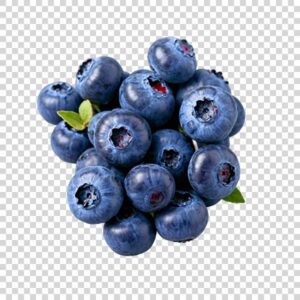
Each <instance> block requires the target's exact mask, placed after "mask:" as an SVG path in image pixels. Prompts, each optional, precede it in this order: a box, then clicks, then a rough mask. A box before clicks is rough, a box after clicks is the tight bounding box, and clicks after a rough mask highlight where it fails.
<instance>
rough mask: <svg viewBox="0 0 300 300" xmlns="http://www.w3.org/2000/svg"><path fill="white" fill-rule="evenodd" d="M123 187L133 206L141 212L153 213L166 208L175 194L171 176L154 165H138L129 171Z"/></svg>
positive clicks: (163, 169)
mask: <svg viewBox="0 0 300 300" xmlns="http://www.w3.org/2000/svg"><path fill="white" fill-rule="evenodd" d="M124 185H125V189H126V192H127V196H128V197H129V198H130V200H131V201H132V204H133V206H134V207H135V208H137V209H138V210H140V211H143V212H153V211H157V210H159V209H161V208H163V207H165V206H167V205H168V204H169V202H170V201H171V199H172V198H173V196H174V193H175V181H174V178H173V176H172V174H171V173H170V172H169V171H168V170H167V169H165V168H163V167H161V166H159V165H155V164H145V165H138V166H136V167H134V168H133V169H131V170H130V172H129V173H128V174H127V176H126V178H125V182H124Z"/></svg>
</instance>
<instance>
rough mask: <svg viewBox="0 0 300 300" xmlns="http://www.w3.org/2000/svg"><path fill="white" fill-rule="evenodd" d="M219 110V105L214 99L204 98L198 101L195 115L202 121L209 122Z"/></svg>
mask: <svg viewBox="0 0 300 300" xmlns="http://www.w3.org/2000/svg"><path fill="white" fill-rule="evenodd" d="M217 110H218V109H217V106H216V105H215V104H214V101H213V100H210V99H207V98H203V99H202V100H198V101H197V103H196V106H195V108H194V115H195V117H196V118H198V119H200V120H201V121H202V122H209V121H210V120H212V119H213V118H214V117H215V116H216V114H217Z"/></svg>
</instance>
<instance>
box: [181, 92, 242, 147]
mask: <svg viewBox="0 0 300 300" xmlns="http://www.w3.org/2000/svg"><path fill="white" fill-rule="evenodd" d="M236 118H237V108H236V103H235V101H234V99H233V98H232V97H231V96H230V95H229V94H228V93H225V92H224V91H222V90H221V89H218V88H215V87H205V88H200V89H198V90H196V91H194V92H193V93H192V94H190V95H189V96H188V97H187V98H185V99H184V100H183V102H182V105H181V107H180V111H179V121H180V125H181V127H182V128H183V130H184V131H185V133H186V134H187V135H188V136H189V137H191V138H192V139H194V140H197V141H199V142H202V143H205V144H209V143H215V142H218V141H221V140H224V139H225V138H227V137H228V135H229V133H230V132H231V130H232V128H233V126H234V124H235V121H236Z"/></svg>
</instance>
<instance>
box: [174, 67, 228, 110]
mask: <svg viewBox="0 0 300 300" xmlns="http://www.w3.org/2000/svg"><path fill="white" fill-rule="evenodd" d="M206 86H214V87H218V88H221V89H222V90H224V91H225V92H227V93H229V94H231V89H230V87H229V85H228V81H225V80H224V78H223V75H222V72H216V71H215V70H211V71H209V70H206V69H198V70H197V71H196V72H195V73H194V75H193V77H192V78H191V79H190V80H189V81H187V82H184V83H182V84H180V85H179V88H178V89H177V92H176V103H177V105H178V106H180V105H181V103H182V101H183V99H184V98H186V97H187V96H189V95H190V94H191V93H192V92H194V91H195V90H197V89H199V88H202V87H206Z"/></svg>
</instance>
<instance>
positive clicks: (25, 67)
mask: <svg viewBox="0 0 300 300" xmlns="http://www.w3.org/2000/svg"><path fill="white" fill-rule="evenodd" d="M40 2H41V1H36V0H30V1H29V0H27V1H16V0H14V1H12V0H9V1H0V105H1V110H0V298H1V299H3V298H4V297H5V296H6V297H5V298H7V299H10V298H12V295H14V296H16V298H17V296H19V298H24V297H25V296H28V297H27V298H38V299H40V298H41V297H40V296H42V295H43V296H44V298H45V299H46V298H50V299H53V298H55V296H56V297H57V298H68V299H76V298H81V297H80V296H83V295H85V296H93V297H92V298H94V299H95V298H96V295H97V296H98V297H97V299H104V298H108V296H111V297H112V298H113V296H115V298H119V297H120V296H121V295H123V296H124V298H125V296H126V295H127V296H128V298H131V296H132V297H134V296H140V297H139V298H141V299H142V298H144V299H162V298H163V299H166V298H167V297H169V298H176V299H181V298H188V299H191V296H192V295H193V296H194V298H195V299H199V298H207V299H208V298H209V299H300V242H299V239H300V203H299V201H300V188H299V187H300V178H299V176H300V158H299V157H300V147H299V145H300V138H299V136H300V133H299V132H300V122H299V120H300V100H299V99H300V97H299V96H300V88H299V87H300V80H299V79H300V76H299V75H300V63H299V61H300V47H299V45H300V43H299V36H300V26H299V25H300V20H299V14H300V3H299V2H298V1H286V2H289V4H286V5H278V3H280V2H276V1H273V2H271V1H257V0H256V1H249V2H246V1H228V0H224V1H216V0H215V1H181V3H180V2H179V1H174V2H173V1H157V0H152V1H149V0H147V1H144V3H142V1H141V2H140V4H138V1H137V0H126V1H125V0H123V1H114V2H113V1H108V0H105V1H97V2H96V1H85V2H83V1H69V4H68V5H66V3H65V2H66V1H53V0H52V1H47V2H48V4H47V5H46V4H45V5H43V6H42V5H41V4H40ZM71 2H73V4H71ZM161 2H163V4H161ZM282 2H284V1H282ZM45 3H46V1H45ZM259 3H260V4H259ZM297 15H298V19H297ZM166 35H175V36H181V37H186V38H187V39H188V40H189V41H190V42H191V43H192V44H193V45H194V48H195V49H196V52H197V57H198V62H199V66H202V67H210V68H216V69H218V70H222V71H223V72H224V74H225V76H226V78H228V80H229V81H230V83H231V86H232V89H233V91H234V94H235V95H236V96H237V97H239V98H240V99H241V101H242V102H243V104H244V105H245V108H246V112H247V123H246V126H245V128H244V129H243V130H242V131H241V133H240V134H239V135H237V136H236V137H234V139H233V141H232V145H233V146H232V148H233V149H234V151H235V152H236V153H237V155H238V157H239V159H240V163H241V170H242V174H241V180H240V184H239V186H240V189H241V190H242V191H243V193H244V195H245V197H246V200H247V204H246V205H233V204H227V203H221V204H219V205H217V206H215V207H212V208H210V209H209V213H210V222H209V225H208V227H207V229H206V231H205V233H204V234H203V235H202V236H201V237H200V238H198V239H197V240H195V241H193V242H189V243H186V244H173V243H170V242H167V241H164V240H162V239H161V238H160V237H158V238H157V240H156V242H155V245H154V247H153V248H152V249H151V250H150V251H149V252H147V253H146V254H144V255H141V256H138V257H128V258H126V257H120V256H117V255H115V254H114V253H113V252H112V251H111V250H110V249H109V248H108V247H107V246H106V244H105V242H104V241H103V239H102V227H101V226H90V225H87V224H83V223H79V222H78V221H77V220H75V219H74V218H73V217H72V215H71V213H70V212H69V210H68V207H67V205H66V186H67V183H68V181H69V179H70V178H71V176H72V173H73V171H74V168H73V166H71V165H68V164H66V163H64V162H61V161H60V160H59V159H58V158H56V157H55V156H54V154H53V152H52V151H51V149H50V143H49V137H50V133H51V131H52V128H53V127H52V126H51V125H49V124H47V123H46V122H44V121H43V120H42V119H41V117H40V116H39V115H37V112H36V96H37V94H38V92H39V90H40V89H41V88H42V87H43V86H44V85H45V84H47V83H49V82H52V81H55V80H59V79H61V80H66V81H68V82H74V74H75V72H76V69H77V66H78V65H79V63H80V62H81V61H83V60H84V59H86V58H88V57H89V56H95V55H102V54H108V55H111V56H113V57H115V58H116V59H118V60H119V61H120V62H121V64H122V65H123V66H124V69H126V70H128V71H133V70H136V69H138V68H143V67H145V66H147V61H146V53H147V48H148V47H149V45H150V43H151V42H152V41H154V40H155V39H156V38H157V37H161V36H166ZM297 38H298V42H296V39H297ZM297 132H298V136H297ZM1 295H2V296H1ZM101 295H102V298H101ZM65 296H68V297H65Z"/></svg>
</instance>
